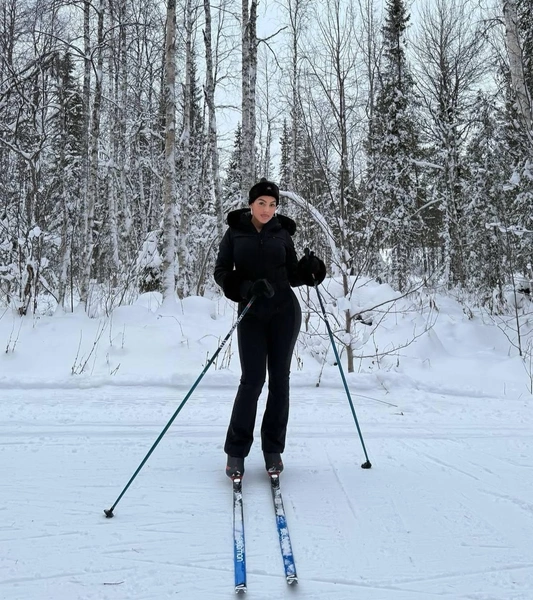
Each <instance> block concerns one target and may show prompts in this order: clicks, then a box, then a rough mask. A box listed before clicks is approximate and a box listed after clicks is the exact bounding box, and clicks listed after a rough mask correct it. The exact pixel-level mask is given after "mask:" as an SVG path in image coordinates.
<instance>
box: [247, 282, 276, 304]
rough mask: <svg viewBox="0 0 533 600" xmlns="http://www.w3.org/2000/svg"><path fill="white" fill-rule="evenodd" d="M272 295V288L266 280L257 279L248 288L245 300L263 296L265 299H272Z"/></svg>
mask: <svg viewBox="0 0 533 600" xmlns="http://www.w3.org/2000/svg"><path fill="white" fill-rule="evenodd" d="M273 295H274V288H273V287H272V285H271V284H270V282H269V281H268V279H258V280H257V281H254V282H253V283H252V285H251V286H250V287H249V289H248V292H247V294H246V298H248V299H250V298H251V297H252V296H257V297H260V296H264V297H265V298H272V296H273Z"/></svg>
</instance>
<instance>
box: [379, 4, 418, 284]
mask: <svg viewBox="0 0 533 600" xmlns="http://www.w3.org/2000/svg"><path fill="white" fill-rule="evenodd" d="M386 10H387V15H386V19H385V25H384V27H383V66H382V71H381V84H380V87H379V89H378V93H377V98H376V105H375V108H374V118H373V122H372V124H371V130H370V133H369V140H368V147H369V148H371V149H372V150H371V154H370V155H369V168H368V193H369V198H368V200H369V203H368V209H369V211H370V217H371V220H372V221H373V223H374V225H373V228H372V230H371V231H369V235H370V236H371V237H372V238H373V239H372V244H371V245H372V246H374V247H375V248H377V249H380V250H382V251H383V250H386V251H388V252H390V257H389V259H390V268H389V273H388V277H389V280H390V282H391V283H392V284H393V285H395V286H397V287H398V289H400V290H403V289H404V288H405V287H406V284H407V279H408V275H409V272H410V270H411V264H412V260H413V257H414V253H415V249H416V247H417V244H418V241H419V230H420V225H419V219H417V218H416V217H415V211H416V208H417V204H418V197H417V196H418V189H417V181H416V172H415V163H414V160H415V159H416V158H418V157H419V156H420V143H419V139H418V135H417V129H416V124H415V117H414V94H413V78H412V75H411V73H410V70H409V66H408V64H407V59H406V54H405V44H406V42H405V31H406V28H407V26H408V23H409V15H408V14H407V11H406V7H405V3H404V1H403V0H388V1H387V7H386ZM369 242H370V240H369Z"/></svg>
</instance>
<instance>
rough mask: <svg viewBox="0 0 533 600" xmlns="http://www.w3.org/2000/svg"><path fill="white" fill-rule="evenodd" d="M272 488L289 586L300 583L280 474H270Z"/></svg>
mask: <svg viewBox="0 0 533 600" xmlns="http://www.w3.org/2000/svg"><path fill="white" fill-rule="evenodd" d="M269 477H270V486H271V489H272V500H273V501H274V511H275V513H276V526H277V528H278V535H279V545H280V548H281V556H282V558H283V567H284V569H285V579H286V580H287V583H288V584H289V585H294V584H296V583H298V576H297V575H296V565H295V564H294V555H293V553H292V546H291V538H290V536H289V529H288V527H287V518H286V516H285V509H284V507H283V498H282V496H281V487H280V484H279V473H269Z"/></svg>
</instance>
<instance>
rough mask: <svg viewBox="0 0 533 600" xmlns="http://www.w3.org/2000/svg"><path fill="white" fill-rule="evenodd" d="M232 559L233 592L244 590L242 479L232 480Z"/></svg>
mask: <svg viewBox="0 0 533 600" xmlns="http://www.w3.org/2000/svg"><path fill="white" fill-rule="evenodd" d="M233 561H234V566H235V593H236V594H244V593H245V592H246V549H245V544H244V511H243V505H242V479H241V478H240V477H236V478H235V479H234V480H233Z"/></svg>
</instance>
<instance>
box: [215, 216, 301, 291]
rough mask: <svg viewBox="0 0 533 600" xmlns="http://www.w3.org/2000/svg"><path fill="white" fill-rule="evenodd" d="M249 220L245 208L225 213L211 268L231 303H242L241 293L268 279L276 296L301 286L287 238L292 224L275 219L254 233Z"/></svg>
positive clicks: (292, 228) (296, 262)
mask: <svg viewBox="0 0 533 600" xmlns="http://www.w3.org/2000/svg"><path fill="white" fill-rule="evenodd" d="M251 219H252V215H251V212H250V209H248V208H242V209H239V210H234V211H232V212H230V213H229V215H228V225H229V228H228V230H227V231H226V233H225V234H224V237H223V238H222V241H221V242H220V247H219V251H218V256H217V261H216V265H215V273H214V275H215V280H216V282H217V283H218V285H220V287H221V288H222V289H223V291H224V294H225V295H226V297H227V298H229V299H230V300H233V301H234V302H243V301H245V300H246V298H244V297H243V290H245V289H246V288H247V287H249V286H248V285H247V284H248V283H249V282H252V281H255V280H257V279H268V281H269V282H270V283H271V284H272V286H273V287H274V290H275V292H276V294H277V293H278V292H281V291H282V290H285V289H289V287H295V286H299V285H303V283H304V282H303V281H302V278H301V276H300V275H299V272H298V259H297V257H296V252H295V250H294V244H293V241H292V238H291V236H292V235H293V234H294V232H295V231H296V223H295V222H294V221H293V220H292V219H290V218H289V217H285V216H284V215H276V216H274V217H272V219H271V220H270V221H269V222H268V223H266V224H265V225H264V226H263V228H262V229H261V231H260V232H258V231H257V229H256V228H255V227H254V225H253V223H252V220H251Z"/></svg>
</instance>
